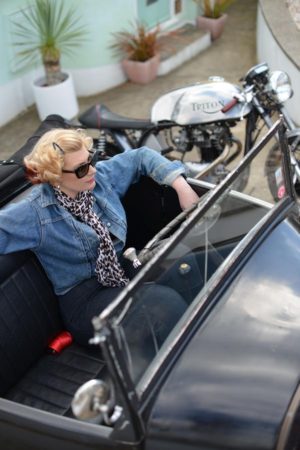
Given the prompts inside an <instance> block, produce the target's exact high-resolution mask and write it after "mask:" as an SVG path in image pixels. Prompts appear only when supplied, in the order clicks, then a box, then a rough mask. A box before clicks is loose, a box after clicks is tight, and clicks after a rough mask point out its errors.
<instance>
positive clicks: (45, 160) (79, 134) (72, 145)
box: [24, 128, 93, 185]
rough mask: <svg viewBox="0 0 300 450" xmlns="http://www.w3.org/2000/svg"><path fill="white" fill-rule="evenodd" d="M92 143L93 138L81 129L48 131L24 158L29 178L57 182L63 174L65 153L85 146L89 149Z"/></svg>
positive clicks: (36, 180)
mask: <svg viewBox="0 0 300 450" xmlns="http://www.w3.org/2000/svg"><path fill="white" fill-rule="evenodd" d="M53 144H54V145H53ZM55 144H56V145H55ZM92 144H93V140H92V138H91V137H89V136H87V135H86V134H85V133H84V131H83V130H80V129H77V130H75V129H74V130H73V129H63V128H55V129H53V130H50V131H47V132H46V133H45V134H43V136H42V137H41V138H40V139H39V140H38V142H37V143H36V145H35V146H34V147H33V149H32V151H31V153H29V155H27V156H25V158H24V164H25V166H26V171H27V176H28V178H29V179H30V181H31V182H32V183H34V184H35V183H50V184H52V185H55V184H57V183H58V181H59V179H60V177H61V175H62V169H63V166H64V153H73V152H77V151H78V150H81V149H82V148H83V147H84V148H86V149H87V150H89V149H90V148H91V147H92ZM59 147H60V148H61V149H62V150H63V152H62V151H61V150H59Z"/></svg>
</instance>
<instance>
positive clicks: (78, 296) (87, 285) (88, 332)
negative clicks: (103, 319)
mask: <svg viewBox="0 0 300 450" xmlns="http://www.w3.org/2000/svg"><path fill="white" fill-rule="evenodd" d="M121 289H122V288H107V287H103V286H101V285H100V284H99V283H98V281H97V279H96V278H91V279H89V280H86V281H84V282H82V283H81V284H79V285H78V286H76V287H75V288H73V289H71V291H69V292H68V293H67V294H65V295H61V296H60V297H59V302H60V309H61V312H62V316H63V320H64V324H65V327H66V329H67V330H68V331H70V333H71V334H72V336H73V338H74V340H75V341H77V342H78V343H80V344H83V345H87V344H88V340H89V339H90V338H91V337H92V336H93V327H92V323H91V320H92V318H93V317H94V316H97V315H99V314H100V313H101V312H102V311H103V310H104V309H105V307H106V306H107V305H109V304H110V303H111V302H112V300H114V299H115V298H116V296H117V295H118V294H119V293H120V291H121ZM186 308H187V304H186V302H185V301H184V300H183V298H182V297H181V295H180V294H178V293H177V292H176V291H175V290H174V289H172V288H170V287H169V286H161V285H157V284H154V283H153V284H152V283H151V284H147V283H146V284H145V285H144V286H142V287H141V288H140V289H139V291H138V292H137V293H136V294H135V296H134V299H133V303H132V305H131V306H130V308H129V310H128V312H127V314H126V315H125V317H124V320H123V321H122V325H123V329H124V334H125V336H126V341H127V343H128V344H129V345H130V346H133V347H135V346H136V345H137V346H138V347H141V346H142V347H143V345H144V343H145V342H146V341H151V343H152V344H151V351H150V350H149V345H146V346H145V347H147V352H146V353H149V351H150V353H152V352H155V351H156V350H157V348H159V347H160V346H161V344H162V343H163V342H164V340H165V339H166V337H167V335H168V334H169V332H170V331H171V330H172V328H173V327H174V325H175V324H176V322H177V321H178V320H179V318H180V317H181V316H182V314H183V312H184V311H185V310H186ZM145 351H146V350H145Z"/></svg>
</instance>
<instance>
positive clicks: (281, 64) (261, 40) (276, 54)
mask: <svg viewBox="0 0 300 450" xmlns="http://www.w3.org/2000/svg"><path fill="white" fill-rule="evenodd" d="M256 40H257V41H256V49H257V50H256V51H257V60H258V62H267V63H268V65H269V67H270V69H271V70H283V71H285V72H287V73H288V75H289V76H290V78H291V82H292V86H293V90H294V95H293V97H292V98H291V99H290V100H288V101H287V102H286V105H285V106H286V109H287V110H288V112H289V114H290V115H291V118H292V119H293V121H294V122H295V123H296V124H297V125H300V89H299V86H300V71H299V69H298V67H297V66H296V65H295V64H294V63H293V62H292V60H291V59H290V58H288V56H287V55H286V54H285V52H284V51H283V50H282V48H281V47H280V45H279V43H278V42H277V41H276V39H275V38H274V36H273V34H272V33H271V31H270V29H269V27H268V24H267V23H266V21H265V18H264V15H263V13H262V11H261V8H260V6H259V5H258V9H257V31H256Z"/></svg>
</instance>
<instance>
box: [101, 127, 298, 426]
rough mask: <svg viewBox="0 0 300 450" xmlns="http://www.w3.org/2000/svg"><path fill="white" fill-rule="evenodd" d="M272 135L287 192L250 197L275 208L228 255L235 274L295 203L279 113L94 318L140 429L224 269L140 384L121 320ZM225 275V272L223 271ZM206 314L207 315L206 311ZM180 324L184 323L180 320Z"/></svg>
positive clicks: (230, 270)
mask: <svg viewBox="0 0 300 450" xmlns="http://www.w3.org/2000/svg"><path fill="white" fill-rule="evenodd" d="M272 137H276V138H277V139H278V141H279V144H280V147H281V151H282V154H283V164H282V166H283V179H284V187H285V192H286V195H285V196H284V197H283V198H282V199H281V200H279V202H278V203H277V204H276V205H274V207H272V208H271V207H270V206H271V205H270V204H267V203H266V202H263V201H260V200H257V199H255V198H253V197H251V202H257V203H260V204H262V205H264V206H266V207H268V206H269V207H270V210H269V211H268V212H267V213H266V215H265V216H264V217H263V218H262V219H260V220H259V222H258V223H257V224H256V225H255V226H254V227H253V228H252V229H250V231H249V232H248V233H247V234H246V235H245V237H244V238H243V239H242V241H241V242H240V243H239V244H238V245H237V246H236V247H235V249H234V250H233V251H232V252H231V253H230V255H229V256H228V257H227V258H226V260H225V261H226V273H227V274H229V276H230V273H231V274H232V273H233V271H234V268H235V267H236V265H237V264H238V262H239V261H240V259H241V258H242V257H243V255H244V254H245V253H246V252H248V251H249V248H250V247H253V246H254V245H255V244H258V243H259V242H260V239H262V237H263V235H264V233H265V232H266V230H267V229H268V228H269V226H270V224H274V223H277V222H279V221H280V220H281V218H282V216H283V214H284V213H285V212H286V211H287V210H288V209H289V208H291V206H293V205H294V204H295V201H296V194H295V191H294V187H293V179H292V172H291V167H290V155H289V148H288V143H287V139H286V135H285V127H284V124H283V120H282V119H281V118H280V119H279V120H278V121H277V122H276V123H275V124H274V125H273V126H272V127H271V128H270V130H269V131H268V132H267V134H266V135H265V136H264V137H263V138H262V139H261V141H260V142H259V143H257V144H256V145H255V146H254V147H253V148H252V149H251V150H250V151H249V152H248V153H247V155H246V156H245V157H244V158H243V159H242V160H241V162H240V163H239V165H238V166H237V167H236V168H235V170H233V171H232V172H231V173H230V174H229V175H228V176H227V177H226V178H225V179H224V180H223V182H221V183H220V184H219V185H217V186H215V187H214V189H212V190H210V191H209V193H208V194H207V195H206V196H205V198H204V199H203V200H202V201H201V199H200V202H199V205H198V206H197V207H195V208H192V210H191V211H188V212H186V218H185V220H184V221H183V222H182V223H181V225H180V227H179V228H178V229H177V230H176V231H175V232H174V233H173V234H172V236H171V237H170V238H169V239H168V241H167V243H166V244H165V245H164V246H163V247H162V248H161V249H160V250H159V251H158V252H157V253H156V254H155V255H154V256H153V257H152V258H151V260H150V261H149V262H148V263H146V265H145V266H144V267H143V268H142V269H141V270H140V272H139V273H138V274H137V275H136V276H135V277H134V279H133V280H132V281H131V282H130V283H129V284H128V285H127V286H126V287H125V288H124V289H123V290H122V291H121V293H120V294H119V295H118V297H117V298H116V299H115V300H114V301H113V302H112V303H111V304H110V305H109V306H108V307H107V308H106V309H105V310H104V311H103V312H102V313H101V314H100V315H99V316H98V317H95V318H94V320H93V325H94V329H95V335H94V339H93V343H94V344H99V345H100V346H101V348H102V351H103V355H104V358H105V359H106V362H107V365H108V369H109V372H110V375H111V377H112V381H113V383H116V385H117V390H118V392H119V394H120V395H121V397H122V400H123V402H122V403H123V404H124V407H125V409H126V410H127V413H128V414H129V416H130V420H131V421H132V424H133V426H134V427H135V429H136V432H137V433H138V434H140V435H141V434H143V421H142V419H141V414H140V413H141V411H142V410H143V406H144V405H145V404H146V403H147V399H148V397H149V395H151V392H153V388H155V384H156V380H157V379H158V378H160V377H161V376H162V375H163V374H164V376H166V374H167V373H168V366H169V362H170V360H171V359H172V355H174V354H175V353H176V352H177V351H178V349H179V346H181V348H182V347H184V346H185V342H186V341H187V337H188V336H190V335H191V333H193V330H194V327H195V325H196V322H197V324H198V322H199V317H200V316H201V315H203V314H204V312H205V310H206V309H207V308H208V307H209V306H210V300H211V298H212V295H214V296H215V295H216V292H218V288H219V285H220V281H221V278H222V276H221V274H220V272H221V271H219V270H217V271H216V273H215V274H214V275H213V276H212V278H211V279H210V280H209V281H208V283H207V288H206V289H204V290H203V291H204V292H203V293H202V292H200V293H199V296H200V300H199V301H198V302H197V304H196V305H190V306H191V308H189V309H188V311H189V314H188V320H187V317H186V314H184V316H185V317H184V319H183V318H182V319H180V320H179V323H180V324H181V325H182V326H181V327H180V331H178V332H177V335H176V336H174V334H173V332H171V333H170V336H172V339H169V337H170V336H169V337H168V338H167V340H166V342H165V343H164V344H163V346H162V347H161V349H160V350H159V355H157V357H156V358H155V360H154V361H153V362H152V363H150V366H149V368H148V369H147V372H146V374H144V375H143V376H142V377H141V379H140V380H139V382H138V383H137V384H136V385H135V384H134V383H133V380H132V378H131V376H130V374H129V371H128V368H127V366H126V362H125V358H124V355H123V352H122V349H121V348H120V339H119V335H120V333H119V329H118V326H119V324H120V322H121V320H122V317H123V316H124V314H126V310H127V308H128V305H129V304H130V298H131V297H132V295H133V294H134V293H135V292H136V291H137V290H138V288H139V286H140V285H141V283H143V281H144V280H145V279H146V277H147V274H148V273H149V271H151V269H152V268H153V267H154V266H155V265H156V264H158V263H159V262H160V261H161V260H162V259H163V258H164V257H165V256H166V255H167V254H168V253H170V252H171V251H172V249H173V248H174V247H175V246H176V244H177V243H178V241H179V240H180V239H182V238H183V237H184V236H185V235H186V234H187V233H188V232H189V231H190V230H191V228H192V227H193V226H194V225H195V223H196V222H197V221H199V219H200V218H203V217H204V215H205V213H206V212H207V211H208V210H209V208H211V207H212V206H213V204H214V203H215V202H216V200H218V199H220V198H221V196H222V195H224V194H226V192H228V191H229V190H231V188H230V187H231V186H232V183H233V182H234V181H235V180H236V179H237V178H238V176H239V174H240V173H241V171H242V170H243V169H245V168H246V167H247V166H248V165H250V163H251V162H252V160H253V159H254V158H255V157H256V156H257V154H258V153H260V151H261V150H262V149H263V148H264V147H265V145H266V144H267V143H268V142H269V141H270V140H271V138H272ZM234 192H235V191H234V190H231V192H230V195H240V196H242V197H243V198H247V197H248V198H249V199H250V197H249V196H247V195H245V194H235V193H234ZM223 275H224V272H223ZM204 315H205V314H204ZM176 329H177V330H178V329H179V327H177V325H176Z"/></svg>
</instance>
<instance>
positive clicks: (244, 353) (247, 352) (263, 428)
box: [147, 221, 300, 450]
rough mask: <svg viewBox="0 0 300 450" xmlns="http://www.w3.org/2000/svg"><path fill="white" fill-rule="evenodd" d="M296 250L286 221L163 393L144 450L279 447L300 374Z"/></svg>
mask: <svg viewBox="0 0 300 450" xmlns="http://www.w3.org/2000/svg"><path fill="white" fill-rule="evenodd" d="M297 247H299V248H300V237H299V233H298V230H297V229H296V228H295V227H294V226H292V224H291V223H289V222H287V221H284V222H282V223H281V224H280V225H279V226H277V227H276V229H274V230H273V232H272V233H271V234H270V235H269V236H268V237H267V238H266V239H265V241H264V242H263V243H262V244H261V245H260V247H259V248H258V249H257V250H256V252H255V253H254V254H253V255H252V257H251V258H250V259H249V260H248V261H247V263H246V264H245V265H244V267H243V268H242V269H241V270H240V272H239V273H238V275H237V276H236V277H235V279H234V281H233V282H232V283H231V284H230V286H229V287H227V289H226V291H225V292H224V294H223V295H222V296H221V297H220V299H219V300H218V302H217V304H216V305H215V307H214V309H213V310H212V311H211V312H210V314H209V316H208V317H207V318H206V320H205V322H204V323H203V324H202V326H201V328H200V329H199V330H198V331H197V334H195V335H194V336H193V338H192V339H191V341H190V342H189V344H188V345H187V347H186V349H185V350H184V352H183V354H182V355H181V357H180V359H179V360H178V361H177V362H176V364H175V367H173V369H172V373H171V375H170V376H169V378H168V380H167V381H166V383H165V385H164V387H163V389H162V390H161V392H160V393H159V396H158V398H157V400H156V403H155V407H154V409H153V412H152V416H151V420H150V423H149V438H148V447H147V448H149V449H150V448H151V449H152V448H161V447H157V446H156V445H155V441H156V439H157V437H158V436H159V441H160V442H161V441H167V442H168V443H169V444H170V445H171V447H172V448H173V449H175V448H181V449H182V448H190V447H189V446H190V445H191V447H193V448H196V446H195V443H197V448H198V449H202V448H205V449H206V448H209V449H213V448H214V449H217V448H218V449H220V448H231V449H233V448H243V449H249V450H250V449H252V450H253V449H260V448H265V449H272V448H274V446H275V443H276V440H277V438H278V435H279V431H280V426H281V422H282V421H283V419H284V415H285V413H286V411H287V408H288V406H289V403H290V400H291V398H292V396H293V393H294V391H295V389H296V388H297V385H298V382H299V374H300V346H299V341H300V299H299V292H300V277H299V267H300V252H297V251H296V252H295V251H294V249H295V248H297ZM283 255H284V257H283ZM216 431H217V432H216ZM182 437H184V442H183V441H182Z"/></svg>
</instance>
